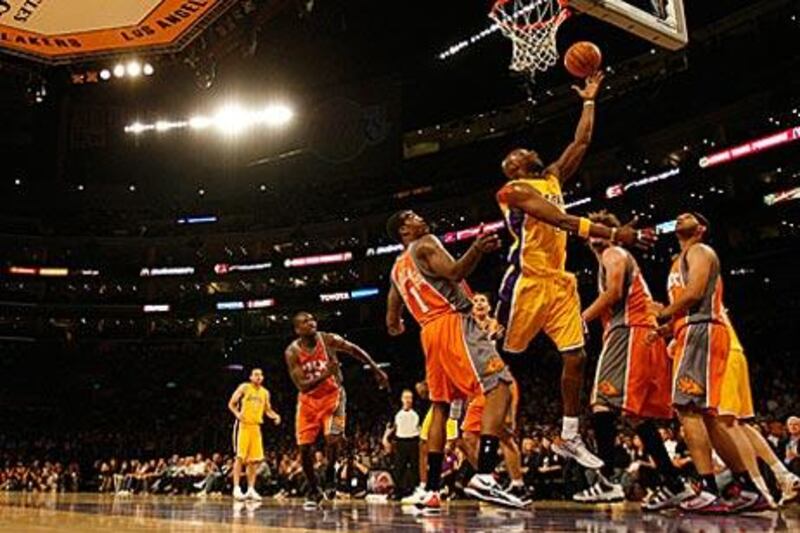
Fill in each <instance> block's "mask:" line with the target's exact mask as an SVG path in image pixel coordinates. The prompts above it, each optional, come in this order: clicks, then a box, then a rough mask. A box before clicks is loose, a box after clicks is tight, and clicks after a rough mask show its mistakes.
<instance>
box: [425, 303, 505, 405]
mask: <svg viewBox="0 0 800 533" xmlns="http://www.w3.org/2000/svg"><path fill="white" fill-rule="evenodd" d="M421 340H422V350H423V352H425V377H426V380H427V381H428V394H429V397H430V400H431V401H432V402H446V403H450V402H452V401H453V400H455V399H466V398H471V397H473V396H477V395H479V394H485V393H488V392H489V391H491V390H493V389H494V388H495V387H497V386H498V385H499V384H500V382H506V383H511V381H512V378H511V373H510V372H509V370H508V368H506V364H505V363H504V362H503V360H502V359H501V358H500V355H498V353H497V350H496V349H495V347H494V343H493V342H492V341H490V340H489V338H488V336H487V335H486V333H485V332H484V331H483V330H481V328H480V327H479V326H478V324H477V323H476V322H475V319H473V318H472V315H470V314H466V313H465V314H462V313H457V312H453V313H447V314H444V315H441V316H439V317H437V318H435V319H433V320H432V321H430V322H428V323H427V324H425V325H424V326H423V327H422V332H421Z"/></svg>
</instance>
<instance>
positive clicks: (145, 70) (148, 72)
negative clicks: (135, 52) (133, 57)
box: [142, 63, 156, 76]
mask: <svg viewBox="0 0 800 533" xmlns="http://www.w3.org/2000/svg"><path fill="white" fill-rule="evenodd" d="M155 71H156V69H155V68H153V65H151V64H150V63H145V64H144V66H143V67H142V74H144V75H145V76H152V75H153V74H154V73H155Z"/></svg>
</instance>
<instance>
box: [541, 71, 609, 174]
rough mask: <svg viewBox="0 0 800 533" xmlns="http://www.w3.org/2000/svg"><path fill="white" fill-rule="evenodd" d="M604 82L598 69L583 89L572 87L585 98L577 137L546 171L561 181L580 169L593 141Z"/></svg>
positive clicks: (576, 132)
mask: <svg viewBox="0 0 800 533" xmlns="http://www.w3.org/2000/svg"><path fill="white" fill-rule="evenodd" d="M602 82H603V73H602V72H600V71H598V72H595V73H594V74H592V75H591V76H589V77H588V78H586V84H585V86H584V88H583V89H580V88H579V87H577V86H575V85H573V86H572V88H573V89H574V90H575V92H577V93H578V96H580V97H581V99H582V100H583V112H582V113H581V118H580V120H579V121H578V127H577V128H576V129H575V139H574V140H573V141H572V142H571V143H570V144H569V146H567V148H566V150H564V153H562V154H561V157H559V158H558V161H556V162H555V163H553V164H552V165H550V166H549V167H548V168H547V170H546V171H545V173H548V172H549V173H551V174H555V175H556V176H557V177H558V179H559V180H560V181H561V183H564V182H566V181H567V180H568V179H570V178H571V177H572V176H574V175H575V173H576V172H577V171H578V168H579V167H580V166H581V162H583V158H584V156H585V155H586V151H587V150H588V149H589V143H591V142H592V132H593V130H594V106H595V98H596V97H597V92H598V91H599V90H600V85H601V84H602Z"/></svg>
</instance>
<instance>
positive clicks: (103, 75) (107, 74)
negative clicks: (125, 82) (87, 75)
mask: <svg viewBox="0 0 800 533" xmlns="http://www.w3.org/2000/svg"><path fill="white" fill-rule="evenodd" d="M100 79H101V80H103V81H108V80H110V79H111V71H110V70H108V69H107V68H104V69H103V70H101V71H100Z"/></svg>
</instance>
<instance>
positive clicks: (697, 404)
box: [651, 213, 775, 513]
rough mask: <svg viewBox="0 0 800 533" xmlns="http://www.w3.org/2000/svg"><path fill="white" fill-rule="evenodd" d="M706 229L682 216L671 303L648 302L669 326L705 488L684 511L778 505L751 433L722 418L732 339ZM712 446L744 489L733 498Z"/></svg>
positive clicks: (675, 397)
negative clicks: (717, 474) (720, 478)
mask: <svg viewBox="0 0 800 533" xmlns="http://www.w3.org/2000/svg"><path fill="white" fill-rule="evenodd" d="M709 228H710V225H709V223H708V220H707V219H706V218H705V217H704V216H703V215H701V214H700V213H684V214H682V215H680V216H679V217H678V218H677V220H676V226H675V235H676V236H677V238H678V243H679V244H680V248H681V253H680V255H679V256H678V257H677V259H676V260H675V262H674V263H673V265H672V269H671V272H670V275H669V281H668V287H667V288H668V292H669V299H670V304H669V305H668V306H666V307H664V306H663V305H661V304H657V303H652V304H651V312H653V313H654V314H655V316H656V319H657V320H658V321H659V322H665V323H666V322H669V323H670V326H671V328H670V329H671V333H672V336H673V338H674V341H673V342H674V344H673V346H674V354H673V372H672V374H673V376H672V383H673V385H672V387H673V388H672V401H673V404H674V406H675V409H676V410H677V411H678V417H679V418H680V421H681V425H683V429H684V433H685V435H686V445H687V447H688V448H689V453H690V454H691V456H692V461H693V462H694V465H695V468H696V469H697V472H698V474H699V475H700V476H701V478H702V490H701V491H700V492H699V493H698V494H697V496H695V497H694V498H691V499H689V500H686V501H684V502H682V503H681V508H682V509H684V510H686V511H697V512H705V513H726V512H732V511H739V510H743V509H745V508H751V507H753V506H756V507H774V506H775V504H774V502H773V501H772V498H771V496H770V495H769V491H768V489H767V488H766V484H765V483H764V480H763V478H762V477H761V474H760V472H759V471H758V466H757V464H756V461H755V451H754V450H753V448H752V446H751V445H750V441H749V439H748V438H747V435H746V434H744V433H743V430H742V428H741V427H739V426H737V425H736V423H735V422H736V421H735V418H734V417H733V416H719V415H720V413H719V408H720V401H721V398H722V390H723V384H724V376H725V371H726V368H727V363H728V356H729V353H730V343H731V339H730V334H729V330H728V327H727V325H726V317H725V308H724V305H723V301H722V293H723V286H722V269H721V266H720V261H719V258H718V257H717V254H716V252H715V251H714V249H713V248H711V247H710V246H708V245H707V244H705V243H704V240H705V238H706V235H707V233H708V230H709ZM712 445H713V448H714V449H715V450H716V451H717V452H718V453H719V455H720V457H721V458H722V460H723V461H725V463H726V464H727V465H728V466H729V467H730V468H731V470H732V471H733V472H734V475H735V477H736V478H737V480H739V481H740V482H741V483H742V485H743V486H744V488H745V490H743V491H742V492H741V493H740V494H739V495H738V496H737V497H736V499H735V500H733V501H727V500H725V499H723V498H722V496H721V495H720V491H719V488H718V487H717V484H716V480H715V478H714V468H713V463H712V455H711V450H712Z"/></svg>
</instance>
